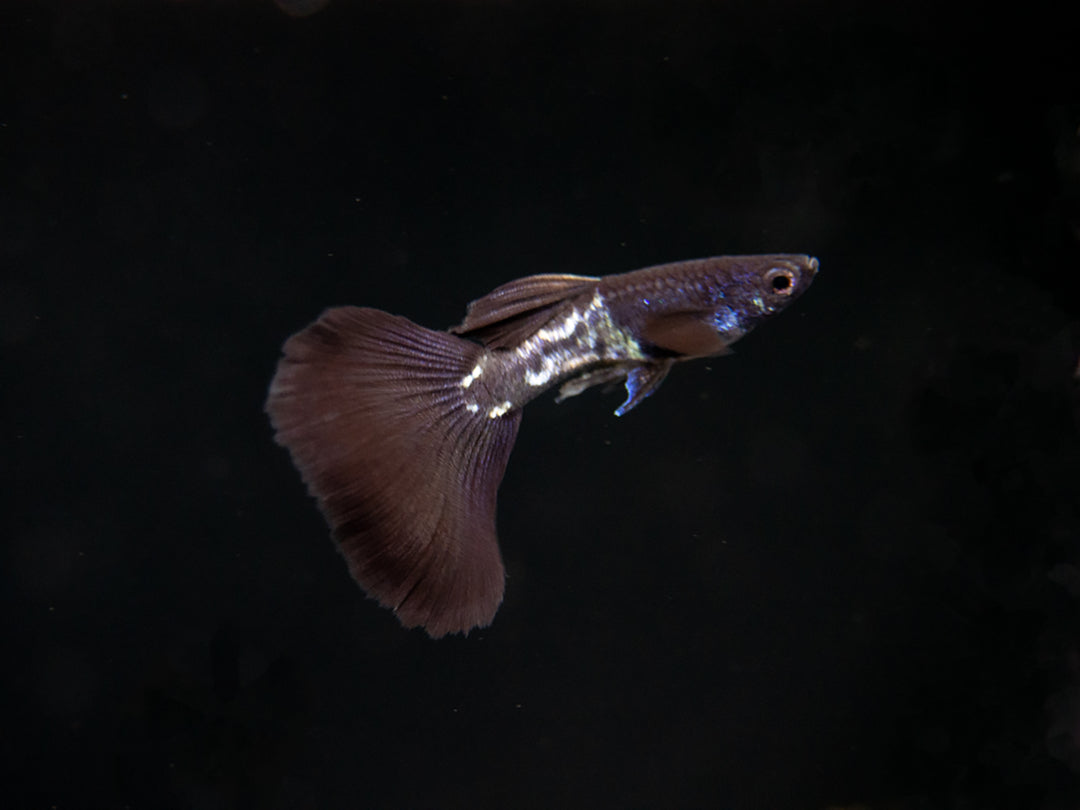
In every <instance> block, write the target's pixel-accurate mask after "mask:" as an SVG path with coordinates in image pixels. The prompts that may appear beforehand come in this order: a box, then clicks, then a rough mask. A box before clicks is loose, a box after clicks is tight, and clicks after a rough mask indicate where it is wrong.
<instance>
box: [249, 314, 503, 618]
mask: <svg viewBox="0 0 1080 810" xmlns="http://www.w3.org/2000/svg"><path fill="white" fill-rule="evenodd" d="M482 351H483V349H482V348H481V347H479V346H477V345H476V344H474V343H471V342H469V341H467V340H463V339H461V338H458V337H454V336H453V335H449V334H446V333H445V332H434V331H431V330H429V329H425V328H423V327H421V326H417V325H416V324H414V323H412V322H411V321H408V320H406V319H405V318H401V317H398V316H395V315H389V314H387V313H385V312H381V311H379V310H375V309H363V308H358V307H340V308H336V309H330V310H327V311H326V312H324V313H323V314H322V316H321V317H320V318H319V319H318V320H317V321H315V323H313V324H311V325H310V326H308V327H307V328H306V329H304V330H302V331H301V332H298V333H297V334H295V335H293V336H292V337H291V338H289V340H288V341H287V342H286V343H285V348H284V357H283V358H282V359H281V361H280V363H279V364H278V368H277V373H276V374H275V375H274V379H273V382H272V383H271V384H270V394H269V398H268V399H267V403H266V410H267V413H268V414H269V415H270V420H271V422H272V423H273V426H274V428H275V430H276V439H277V441H278V443H279V444H282V445H284V446H285V447H286V448H288V450H289V452H290V453H291V454H292V458H293V462H294V463H295V464H296V466H297V468H298V469H299V470H300V473H301V475H302V476H303V478H304V481H305V483H306V484H307V486H308V490H309V491H310V492H311V494H312V495H313V496H314V497H315V498H316V499H317V501H318V504H319V508H320V509H321V510H322V512H323V514H324V515H325V517H326V519H327V522H328V523H329V524H330V526H331V529H332V533H333V537H334V539H335V540H336V541H337V543H338V546H339V548H340V549H341V552H342V554H344V556H345V559H346V560H347V562H348V564H349V570H350V571H351V572H352V575H353V577H354V578H355V579H356V581H357V582H358V583H359V584H360V585H361V587H363V589H364V590H365V591H366V592H367V594H368V595H369V596H371V597H373V598H375V599H377V600H378V601H379V602H380V603H381V604H383V605H384V606H386V607H389V608H391V609H392V610H394V612H395V613H396V614H397V616H398V618H399V619H400V620H401V623H402V624H404V625H405V626H406V627H416V626H420V627H423V628H424V629H425V630H426V631H427V632H428V634H429V635H431V636H432V637H435V638H437V637H439V636H443V635H445V634H447V633H456V632H464V633H467V632H468V631H469V630H470V629H472V628H474V627H483V626H486V625H489V624H490V623H491V621H492V618H493V617H494V616H495V611H496V610H497V609H498V607H499V603H500V602H501V601H502V596H503V586H504V579H505V575H504V571H503V564H502V559H501V556H500V554H499V547H498V541H497V538H496V534H495V499H496V493H497V490H498V487H499V483H500V482H501V481H502V477H503V473H504V472H505V471H506V463H507V460H508V459H509V457H510V451H511V449H512V448H513V445H514V439H515V438H516V437H517V429H518V425H519V424H520V421H521V412H520V411H513V412H511V413H508V414H506V415H505V416H503V417H499V418H496V419H491V418H489V417H488V414H487V413H484V412H480V413H470V412H469V411H468V410H467V409H466V407H465V405H466V403H465V400H464V393H463V392H464V389H463V388H462V387H461V380H462V378H463V377H465V376H466V375H467V374H468V373H469V370H470V369H472V368H473V366H474V365H475V363H476V361H477V359H478V357H479V356H480V354H481V353H482Z"/></svg>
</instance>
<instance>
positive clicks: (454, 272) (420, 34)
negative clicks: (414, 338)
mask: <svg viewBox="0 0 1080 810" xmlns="http://www.w3.org/2000/svg"><path fill="white" fill-rule="evenodd" d="M292 4H293V6H294V8H293V9H292V11H293V13H292V14H288V13H285V10H284V9H283V6H284V5H286V0H280V5H276V4H275V3H274V2H271V0H266V2H261V3H260V2H245V3H227V2H219V3H210V2H181V1H177V2H151V0H146V2H127V3H120V2H114V3H95V2H82V1H79V2H76V1H75V0H72V2H68V3H55V2H37V3H31V2H12V1H11V0H6V2H4V4H3V7H2V9H0V60H2V62H3V65H4V68H3V86H2V94H3V95H2V99H0V102H2V105H0V161H2V162H0V351H2V357H3V360H2V368H3V378H4V380H5V381H4V382H3V383H0V392H2V394H0V402H2V406H3V414H4V420H3V425H4V427H3V431H2V432H0V464H2V475H3V478H2V484H3V495H2V498H3V502H2V520H3V524H2V525H3V533H4V548H3V562H2V580H0V581H2V582H3V599H4V617H5V627H6V629H5V644H4V647H5V649H6V650H7V653H8V654H7V656H6V663H5V664H4V665H3V673H4V675H3V678H4V695H5V697H6V698H7V699H8V701H9V706H8V708H7V709H6V710H5V712H4V722H3V726H4V731H3V733H2V735H0V739H2V745H3V749H2V754H3V761H4V763H5V766H6V767H8V768H10V769H11V775H10V776H9V777H8V778H6V779H5V785H6V787H5V788H4V789H3V795H4V798H3V800H2V801H3V804H4V805H5V806H8V807H26V808H46V807H56V808H62V809H66V808H81V807H117V808H121V807H133V808H141V807H161V808H173V807H175V808H231V807H266V808H276V807H288V808H293V807H296V808H319V809H322V808H355V807H365V808H366V807H371V808H413V807H428V808H477V807H492V808H503V807H514V808H551V807H590V808H591V807H621V808H653V807H718V808H828V807H832V808H837V807H855V806H860V807H867V808H891V809H892V810H897V809H899V808H903V809H904V810H907V809H908V808H937V807H943V808H944V807H948V808H982V807H1002V808H1028V807H1031V808H1041V807H1045V808H1055V809H1056V808H1062V809H1063V810H1064V809H1065V808H1075V807H1077V806H1080V790H1078V788H1077V776H1078V773H1080V613H1078V599H1080V548H1078V537H1080V504H1078V500H1080V499H1078V492H1080V440H1078V426H1080V416H1078V409H1077V399H1076V389H1075V382H1074V379H1073V374H1074V371H1075V370H1076V364H1077V347H1078V344H1080V326H1078V322H1080V313H1078V306H1077V299H1076V297H1075V290H1076V288H1077V283H1076V279H1077V277H1078V270H1080V261H1078V259H1080V246H1078V238H1080V137H1078V127H1080V58H1078V49H1077V48H1076V45H1075V41H1074V40H1075V36H1074V30H1073V29H1072V28H1070V27H1069V26H1068V25H1066V24H1065V21H1064V19H1058V18H1055V17H1053V16H1042V15H1041V14H1040V12H1039V10H1038V9H1037V8H1036V7H1035V6H1033V5H1031V4H1025V5H1022V6H1010V7H1005V8H1003V9H1002V10H1001V11H996V12H995V11H993V10H992V8H993V7H992V6H991V5H989V4H974V3H973V4H970V6H963V7H961V6H958V5H955V4H953V5H948V4H944V5H943V4H931V3H920V2H914V3H904V4H900V3H875V4H866V3H855V2H802V3H796V2H769V3H751V2H719V0H718V1H717V2H711V3H705V2H693V3H692V2H664V3H661V2H655V3H645V2H630V1H629V0H627V2H615V1H614V0H611V1H610V2H599V1H598V0H583V1H582V2H559V0H546V1H545V2H540V0H534V1H533V2H513V1H512V0H507V1H506V2H497V0H473V1H472V2H466V1H465V0H440V2H434V1H432V2H410V0H395V2H389V0H387V1H386V2H375V1H374V0H369V1H368V2H346V0H332V1H331V2H329V4H325V3H323V4H322V5H324V6H325V7H324V8H321V9H318V8H317V6H318V5H320V4H319V3H317V2H314V1H309V2H308V3H307V5H308V6H309V8H308V9H307V11H309V12H314V13H308V14H307V15H306V16H304V15H303V14H301V13H300V11H302V10H301V9H299V6H300V5H301V4H300V3H299V2H298V0H292ZM1062 7H1063V8H1065V6H1064V5H1063V6H1062ZM776 251H791V252H807V253H812V254H814V255H816V256H818V257H819V258H820V259H821V264H822V270H821V273H820V274H819V276H818V278H817V280H816V282H815V284H814V286H813V287H812V288H811V289H810V291H809V292H808V293H807V294H806V296H805V297H804V298H803V299H802V300H800V301H799V302H798V304H797V305H796V306H795V307H794V308H793V309H792V310H791V311H789V312H788V313H787V314H785V315H783V316H782V317H781V318H779V319H778V320H776V321H775V322H773V323H770V324H768V325H767V326H765V327H763V328H762V329H761V330H760V331H758V332H756V333H755V334H754V335H752V336H751V337H749V338H747V339H746V340H745V341H743V343H741V344H740V346H739V352H738V354H737V355H735V356H734V357H732V358H724V359H721V360H716V361H714V362H708V363H704V362H702V363H696V364H688V365H686V366H684V367H680V368H679V369H677V370H676V372H675V373H674V374H673V375H672V377H671V378H670V379H669V380H668V381H667V382H666V383H665V385H664V387H663V389H662V390H661V391H660V392H659V393H658V394H657V395H656V396H654V397H653V398H652V399H650V400H649V401H648V402H647V403H645V404H644V405H643V406H642V407H641V408H639V409H637V410H635V411H634V412H633V413H632V414H629V415H628V416H627V417H625V418H623V419H616V418H614V417H613V416H612V414H611V411H612V410H613V408H614V407H615V406H616V405H617V404H618V403H619V402H620V401H621V400H620V398H619V397H618V396H617V395H614V394H612V395H607V396H604V395H603V394H601V393H599V392H596V391H594V392H590V393H589V394H588V395H587V396H583V397H580V398H578V399H575V400H570V401H568V402H566V403H564V404H562V405H560V406H558V407H556V406H553V405H552V404H551V401H550V398H544V399H542V400H541V401H539V402H538V403H536V404H534V405H532V406H530V407H529V408H528V409H527V411H526V414H525V419H524V423H523V427H522V431H521V435H520V439H519V441H518V444H517V447H516V449H515V452H514V455H513V457H512V459H511V463H510V467H509V471H508V474H507V478H506V480H505V482H504V485H503V487H502V490H501V497H500V518H499V522H500V535H501V539H502V546H503V551H504V556H505V560H506V563H507V568H508V572H509V579H508V583H507V597H506V601H505V602H504V604H503V606H502V608H501V610H500V612H499V614H498V616H497V617H496V620H495V623H494V625H493V626H492V627H490V628H489V629H486V630H483V631H479V632H475V633H473V634H472V635H470V636H469V637H468V638H460V637H457V638H452V639H447V640H443V641H440V642H432V641H431V640H429V639H428V638H427V637H426V636H424V634H423V633H422V632H419V631H411V632H409V631H405V630H403V629H401V628H400V627H399V626H398V624H397V622H396V621H395V619H394V617H393V616H392V615H391V614H390V613H389V612H387V611H384V610H381V609H379V608H378V607H376V605H375V604H373V603H372V602H369V601H368V600H366V599H365V598H364V597H363V595H362V593H361V592H360V591H359V589H358V588H356V587H355V585H354V584H353V583H352V581H351V580H350V579H349V577H348V575H347V572H346V570H345V567H344V565H343V564H342V562H341V560H340V558H339V557H338V555H337V554H336V552H335V551H334V549H333V546H332V544H331V543H330V541H329V540H328V538H327V532H326V529H325V526H324V525H323V523H322V520H321V518H320V517H319V515H318V513H317V511H316V509H315V508H314V505H313V503H312V502H311V501H310V500H309V499H308V498H307V496H306V495H305V493H304V490H303V487H302V485H301V483H300V481H299V477H298V476H297V474H296V472H295V471H294V470H293V468H292V467H291V465H290V463H289V461H288V457H287V454H286V453H285V452H284V451H283V450H281V449H280V448H278V447H276V446H275V445H274V444H273V442H272V439H271V434H270V429H269V425H268V424H267V421H266V419H265V417H264V415H263V413H262V410H261V408H262V402H263V398H264V395H265V390H266V385H267V383H268V381H269V378H270V375H271V373H272V371H273V367H274V364H275V362H276V358H277V356H278V352H279V347H280V345H281V342H282V341H283V339H284V338H285V337H286V336H287V335H288V334H290V333H291V332H293V331H295V330H296V329H298V328H300V327H301V326H303V325H304V324H306V323H307V322H309V321H310V320H311V319H313V318H314V317H315V316H316V315H317V314H318V313H319V312H320V311H321V309H322V308H323V307H325V306H329V305H334V304H346V303H352V304H362V305H367V306H376V307H381V308H383V309H387V310H390V311H393V312H398V313H401V314H405V315H408V316H409V317H411V318H412V319H414V320H416V321H417V322H419V323H422V324H425V325H428V326H434V327H446V326H448V325H450V324H453V323H456V322H457V321H458V320H459V319H460V318H461V316H462V314H463V312H464V306H465V304H466V303H467V302H468V301H469V300H471V299H473V298H476V297H479V296H480V295H483V294H484V293H486V292H487V291H489V290H490V289H492V288H493V287H495V286H496V285H498V284H500V283H502V282H504V281H507V280H509V279H511V278H514V277H517V276H521V275H526V274H529V273H538V272H575V273H588V274H606V273H614V272H623V271H626V270H631V269H634V268H637V267H642V266H645V265H649V264H654V263H658V262H664V261H672V260H677V259H685V258H693V257H697V256H701V255H710V254H717V253H739V252H776Z"/></svg>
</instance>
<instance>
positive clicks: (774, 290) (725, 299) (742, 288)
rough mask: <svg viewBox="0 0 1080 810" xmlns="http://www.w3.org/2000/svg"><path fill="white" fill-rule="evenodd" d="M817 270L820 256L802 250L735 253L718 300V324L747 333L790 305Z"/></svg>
mask: <svg viewBox="0 0 1080 810" xmlns="http://www.w3.org/2000/svg"><path fill="white" fill-rule="evenodd" d="M817 270H818V260H817V259H815V258H813V257H812V256H805V255H801V254H792V253H777V254H767V255H761V256H740V257H732V258H731V264H730V265H729V267H728V268H727V273H726V278H725V279H724V281H725V282H726V283H724V284H723V285H722V286H721V294H720V296H719V298H718V300H717V301H716V307H715V312H714V317H713V324H714V326H715V328H716V329H717V331H719V332H721V333H730V334H731V337H733V338H737V337H738V336H741V335H743V334H746V333H747V332H749V331H750V330H751V329H753V328H754V327H755V326H756V325H757V324H758V323H760V322H761V321H763V320H766V319H767V318H770V317H772V316H773V315H776V314H778V313H780V312H783V311H784V310H785V309H787V307H788V306H790V305H791V303H792V302H794V301H795V299H796V298H798V297H799V296H800V295H802V294H803V293H804V292H805V291H806V289H807V288H808V287H809V286H810V284H811V282H813V280H814V276H815V275H816V274H817Z"/></svg>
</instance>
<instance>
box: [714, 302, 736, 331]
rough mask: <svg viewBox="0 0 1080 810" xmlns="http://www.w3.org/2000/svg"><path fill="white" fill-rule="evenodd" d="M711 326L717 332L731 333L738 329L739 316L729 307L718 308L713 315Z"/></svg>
mask: <svg viewBox="0 0 1080 810" xmlns="http://www.w3.org/2000/svg"><path fill="white" fill-rule="evenodd" d="M713 325H714V326H715V327H716V330H717V331H718V332H733V331H735V330H736V329H739V328H740V324H739V315H738V313H737V312H736V311H735V310H733V309H732V308H731V307H719V308H718V309H717V310H716V314H715V315H713Z"/></svg>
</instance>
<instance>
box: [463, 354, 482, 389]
mask: <svg viewBox="0 0 1080 810" xmlns="http://www.w3.org/2000/svg"><path fill="white" fill-rule="evenodd" d="M483 373H484V363H483V360H481V361H480V362H479V363H477V364H476V365H475V366H473V370H472V371H470V372H469V373H468V374H466V375H465V376H464V377H462V378H461V387H462V388H468V387H469V386H470V385H472V384H473V383H474V382H475V381H476V378H477V377H479V376H480V375H481V374H483Z"/></svg>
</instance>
